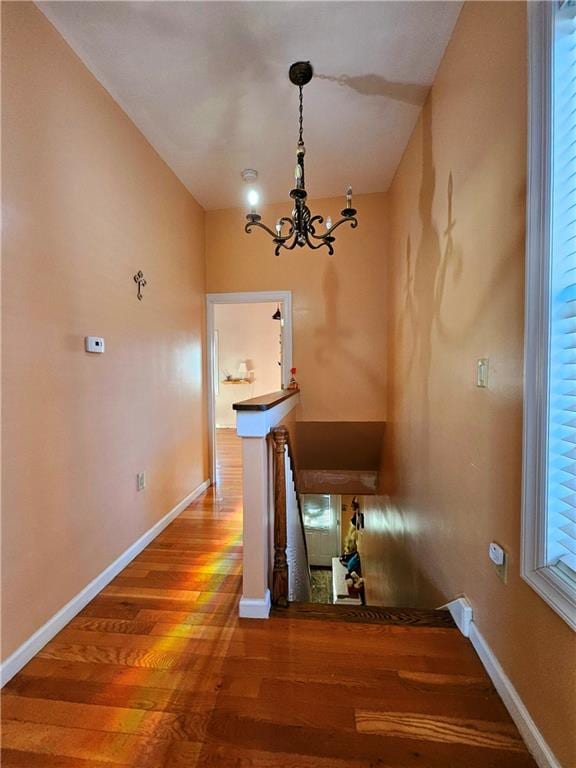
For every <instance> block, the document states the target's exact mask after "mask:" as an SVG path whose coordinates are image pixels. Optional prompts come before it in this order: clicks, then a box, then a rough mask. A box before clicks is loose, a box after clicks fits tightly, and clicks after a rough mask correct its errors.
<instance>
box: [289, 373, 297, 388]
mask: <svg viewBox="0 0 576 768" xmlns="http://www.w3.org/2000/svg"><path fill="white" fill-rule="evenodd" d="M295 375H296V368H290V381H289V382H288V389H298V382H297V381H296V379H295V378H294V377H295Z"/></svg>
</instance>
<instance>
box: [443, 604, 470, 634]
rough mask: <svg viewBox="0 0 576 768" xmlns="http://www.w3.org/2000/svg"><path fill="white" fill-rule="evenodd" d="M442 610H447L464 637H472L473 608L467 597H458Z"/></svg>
mask: <svg viewBox="0 0 576 768" xmlns="http://www.w3.org/2000/svg"><path fill="white" fill-rule="evenodd" d="M441 608H447V609H448V610H449V611H450V614H451V615H452V618H453V619H454V623H455V624H456V626H457V627H458V629H459V630H460V632H462V634H463V635H464V637H470V625H471V624H472V620H473V614H472V606H471V605H470V603H469V602H468V600H467V599H466V598H465V597H457V598H456V599H455V600H451V601H450V602H449V603H446V605H442V606H441Z"/></svg>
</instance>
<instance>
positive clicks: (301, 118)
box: [298, 86, 304, 144]
mask: <svg viewBox="0 0 576 768" xmlns="http://www.w3.org/2000/svg"><path fill="white" fill-rule="evenodd" d="M299 90H300V132H299V134H298V141H299V143H300V144H302V142H303V139H302V131H303V120H304V118H303V112H304V107H303V101H304V99H303V96H302V86H300V88H299Z"/></svg>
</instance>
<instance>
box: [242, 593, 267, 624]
mask: <svg viewBox="0 0 576 768" xmlns="http://www.w3.org/2000/svg"><path fill="white" fill-rule="evenodd" d="M270 605H271V603H270V590H269V589H267V590H266V594H265V595H264V597H263V598H259V597H242V598H240V606H239V610H238V615H239V616H240V618H241V619H267V618H268V616H269V615H270Z"/></svg>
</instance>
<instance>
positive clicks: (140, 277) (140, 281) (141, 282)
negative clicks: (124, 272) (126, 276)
mask: <svg viewBox="0 0 576 768" xmlns="http://www.w3.org/2000/svg"><path fill="white" fill-rule="evenodd" d="M134 282H135V283H137V285H138V301H142V288H144V286H145V285H146V279H145V278H144V274H143V272H142V270H140V269H139V270H138V272H136V274H135V275H134Z"/></svg>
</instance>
